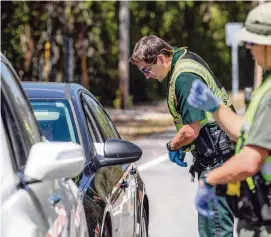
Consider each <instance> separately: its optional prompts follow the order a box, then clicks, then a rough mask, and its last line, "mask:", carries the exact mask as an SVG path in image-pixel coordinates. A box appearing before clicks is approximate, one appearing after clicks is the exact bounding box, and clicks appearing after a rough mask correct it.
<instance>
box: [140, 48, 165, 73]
mask: <svg viewBox="0 0 271 237" xmlns="http://www.w3.org/2000/svg"><path fill="white" fill-rule="evenodd" d="M159 54H160V52H159V53H158V54H157V55H156V56H155V58H154V59H153V60H152V62H151V64H150V65H149V66H148V67H147V68H142V69H141V70H140V71H141V72H143V73H145V74H150V73H151V67H152V66H153V64H154V62H155V60H156V58H157V56H158V55H159Z"/></svg>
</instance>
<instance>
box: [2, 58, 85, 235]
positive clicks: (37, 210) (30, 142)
mask: <svg viewBox="0 0 271 237" xmlns="http://www.w3.org/2000/svg"><path fill="white" fill-rule="evenodd" d="M1 81H2V83H1V84H2V85H1V120H0V126H1V155H0V161H1V166H0V167H1V172H0V175H1V236H2V237H16V236H20V237H22V236H27V237H28V236H29V237H32V236H33V237H34V236H35V237H36V236H37V237H43V236H44V237H55V236H63V237H64V236H65V237H66V236H72V237H74V236H88V232H87V225H86V220H85V213H84V208H83V204H82V201H81V199H80V197H79V196H78V188H77V186H76V185H75V183H74V182H73V181H72V180H71V179H70V178H68V177H69V175H63V176H64V177H58V178H52V177H54V175H56V176H57V174H59V173H61V174H65V170H62V171H61V169H59V173H57V172H56V170H54V173H53V171H52V172H51V173H50V169H49V170H48V172H47V173H46V177H45V178H44V179H42V180H36V179H33V178H32V179H31V177H27V176H26V175H25V173H24V172H26V169H27V168H29V167H30V166H31V165H29V160H31V159H32V161H33V160H34V161H35V159H39V158H40V157H42V158H44V157H46V156H47V155H48V159H49V157H50V156H51V157H52V156H53V151H52V149H48V154H46V153H47V152H44V149H43V150H42V149H41V151H42V153H41V155H40V156H39V155H38V151H39V149H40V148H37V146H40V147H43V148H44V147H48V148H49V147H51V148H53V146H50V145H53V143H50V144H48V142H45V141H44V140H43V138H42V136H41V133H40V130H39V126H38V124H37V122H36V120H35V118H34V115H33V112H32V109H31V107H30V105H29V102H28V101H27V99H26V97H25V94H24V92H23V90H22V88H21V86H20V85H19V83H18V77H17V75H16V73H15V71H14V69H13V68H12V66H11V65H10V63H9V62H8V61H7V59H6V58H5V57H4V56H3V55H2V54H1ZM37 144H38V145H37ZM47 144H48V146H47ZM65 145H66V148H67V145H68V144H67V143H66V144H64V145H63V146H64V148H65ZM34 146H35V148H33V147H34ZM74 146H79V145H75V144H74ZM55 147H56V149H58V148H59V147H60V145H59V144H56V143H55ZM62 148H63V147H62ZM33 150H35V152H34V155H33V152H32V151H33ZM60 153H61V152H59V154H58V153H56V155H58V157H55V158H56V161H57V159H58V158H59V159H60V160H59V159H58V162H59V164H60V162H62V163H63V162H65V159H66V158H67V160H66V161H67V162H68V159H69V158H70V159H72V157H68V156H67V155H66V156H65V155H60ZM62 153H63V152H62ZM63 154H64V153H63ZM30 158H31V159H30ZM61 159H63V160H61ZM43 161H46V159H43ZM84 161H85V157H84ZM84 161H83V160H82V159H81V160H80V159H79V162H81V163H80V165H82V164H83V163H82V162H84ZM69 162H71V160H70V161H69ZM41 163H42V162H41ZM45 163H46V162H44V164H45ZM37 164H38V163H37ZM71 164H72V163H71ZM74 164H76V163H74ZM78 164H79V163H78ZM50 165H51V166H52V167H53V166H54V163H53V162H52V164H50ZM34 167H35V166H34ZM48 167H49V166H48V164H47V168H48ZM59 167H61V164H60V166H59ZM49 168H50V167H49ZM82 168H83V166H82ZM52 170H53V168H52ZM70 170H74V172H78V171H79V168H77V169H73V168H71V169H70ZM75 170H77V171H75ZM31 172H32V173H35V170H34V169H33V162H32V168H29V169H28V173H31ZM66 173H67V172H66ZM78 173H79V172H78ZM78 173H77V174H78ZM71 174H72V172H71ZM37 176H38V174H37ZM59 176H60V175H59Z"/></svg>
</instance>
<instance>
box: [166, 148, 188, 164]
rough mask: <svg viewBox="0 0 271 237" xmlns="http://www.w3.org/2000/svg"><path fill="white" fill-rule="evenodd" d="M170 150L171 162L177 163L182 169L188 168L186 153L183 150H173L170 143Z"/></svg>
mask: <svg viewBox="0 0 271 237" xmlns="http://www.w3.org/2000/svg"><path fill="white" fill-rule="evenodd" d="M167 149H168V157H169V159H170V160H171V162H173V163H176V164H177V165H179V166H181V167H187V162H184V157H185V153H184V152H183V151H182V149H181V148H180V149H178V150H171V149H170V145H169V143H168V144H167Z"/></svg>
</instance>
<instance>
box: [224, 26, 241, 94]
mask: <svg viewBox="0 0 271 237" xmlns="http://www.w3.org/2000/svg"><path fill="white" fill-rule="evenodd" d="M242 26H243V24H242V23H239V22H228V23H227V24H226V27H225V30H226V45H227V46H230V47H231V59H232V96H233V97H234V98H236V97H237V94H238V91H239V66H238V41H237V39H236V33H237V32H238V31H240V29H241V28H242Z"/></svg>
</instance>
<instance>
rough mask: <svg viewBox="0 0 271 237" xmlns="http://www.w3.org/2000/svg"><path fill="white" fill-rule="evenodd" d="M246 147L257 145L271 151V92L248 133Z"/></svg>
mask: <svg viewBox="0 0 271 237" xmlns="http://www.w3.org/2000/svg"><path fill="white" fill-rule="evenodd" d="M246 145H255V146H259V147H263V148H266V149H268V150H269V151H271V91H270V92H268V93H267V94H266V95H265V96H264V98H263V99H262V102H261V104H260V105H259V108H258V110H257V112H256V115H255V118H254V122H253V124H252V126H251V128H250V130H249V132H248V138H247V140H246Z"/></svg>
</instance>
